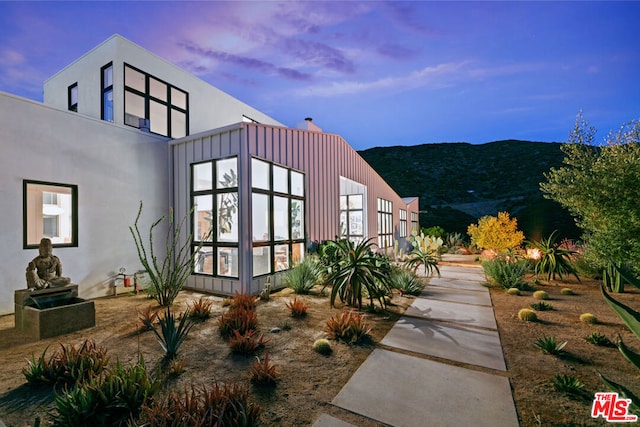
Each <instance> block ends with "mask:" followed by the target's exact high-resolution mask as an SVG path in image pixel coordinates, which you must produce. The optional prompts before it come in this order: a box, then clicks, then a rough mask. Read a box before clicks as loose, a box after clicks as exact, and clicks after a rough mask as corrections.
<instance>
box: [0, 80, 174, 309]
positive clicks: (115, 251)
mask: <svg viewBox="0 0 640 427" xmlns="http://www.w3.org/2000/svg"><path fill="white" fill-rule="evenodd" d="M0 112H1V114H0V147H1V150H0V162H1V167H0V212H1V213H2V215H1V217H0V218H1V220H0V314H7V313H11V312H13V309H14V306H13V292H14V290H16V289H24V288H26V282H25V267H26V265H27V263H28V262H29V261H30V260H31V259H33V258H34V257H35V256H36V255H37V249H29V250H24V249H23V241H22V238H23V212H22V210H23V207H22V203H23V195H22V184H23V180H25V179H27V180H38V181H48V182H56V183H65V184H75V185H77V186H78V217H79V218H78V247H74V248H56V249H54V254H55V255H57V256H58V257H59V258H60V259H61V261H62V265H63V275H65V276H68V277H70V278H71V280H72V282H74V283H77V284H78V285H80V296H81V297H84V298H94V297H99V296H105V295H107V294H108V293H109V292H110V289H109V284H110V283H111V280H112V276H113V275H114V274H115V273H116V272H117V270H118V268H120V267H125V268H126V269H127V272H134V271H137V270H138V269H140V268H141V266H140V263H139V261H138V258H137V254H136V251H135V246H134V244H133V241H132V238H131V236H130V233H129V229H128V227H129V225H131V224H133V221H134V219H135V216H136V214H137V210H138V204H139V201H140V200H142V201H143V202H144V212H143V213H144V215H143V221H144V224H145V227H143V230H148V228H147V227H146V225H147V224H151V222H152V221H153V220H155V219H157V218H158V217H159V216H161V215H162V214H164V213H166V211H167V208H168V206H169V189H170V180H169V162H168V146H167V141H166V139H165V138H160V137H157V136H153V135H149V134H145V133H143V132H140V131H139V130H137V129H134V128H131V127H128V126H119V125H114V124H111V123H105V122H102V121H100V120H96V119H92V118H88V117H86V116H81V115H79V114H76V113H72V112H67V111H59V110H56V109H53V108H51V107H47V106H44V105H43V104H40V103H37V102H33V101H30V100H26V99H24V98H19V97H16V96H13V95H9V94H6V93H3V92H0Z"/></svg>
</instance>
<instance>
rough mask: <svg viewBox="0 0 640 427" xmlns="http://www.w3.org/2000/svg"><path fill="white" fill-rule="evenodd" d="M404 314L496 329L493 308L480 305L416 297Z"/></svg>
mask: <svg viewBox="0 0 640 427" xmlns="http://www.w3.org/2000/svg"><path fill="white" fill-rule="evenodd" d="M405 315H407V316H413V317H420V318H425V319H431V320H441V321H445V322H454V323H459V324H464V325H471V326H480V327H482V328H489V329H496V330H497V329H498V326H497V325H496V318H495V316H494V314H493V308H491V307H487V306H481V305H471V304H460V303H456V302H448V301H436V300H431V299H424V298H416V299H415V300H414V301H413V303H412V304H411V305H410V306H409V308H407V311H406V312H405Z"/></svg>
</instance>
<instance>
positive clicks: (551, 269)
mask: <svg viewBox="0 0 640 427" xmlns="http://www.w3.org/2000/svg"><path fill="white" fill-rule="evenodd" d="M528 243H529V244H530V245H531V246H532V247H534V248H535V249H537V250H538V251H540V259H539V260H538V261H537V262H536V264H535V266H534V273H535V274H536V275H540V274H546V275H547V281H549V280H551V279H553V280H556V277H557V278H558V279H560V280H562V275H563V274H564V275H569V274H572V275H574V276H575V278H576V279H578V281H580V278H579V277H578V272H577V271H576V269H575V267H574V266H573V263H572V261H571V256H572V255H573V254H575V252H574V251H572V250H569V249H566V248H563V247H562V243H561V242H559V241H558V231H557V230H556V231H554V232H553V233H551V235H550V236H549V237H548V238H547V239H542V240H540V241H533V242H528Z"/></svg>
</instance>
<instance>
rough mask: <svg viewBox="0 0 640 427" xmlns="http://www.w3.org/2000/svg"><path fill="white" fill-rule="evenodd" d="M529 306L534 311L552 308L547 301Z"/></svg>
mask: <svg viewBox="0 0 640 427" xmlns="http://www.w3.org/2000/svg"><path fill="white" fill-rule="evenodd" d="M531 308H533V309H534V310H536V311H551V310H553V305H551V304H549V303H548V302H544V301H541V302H534V303H533V304H531Z"/></svg>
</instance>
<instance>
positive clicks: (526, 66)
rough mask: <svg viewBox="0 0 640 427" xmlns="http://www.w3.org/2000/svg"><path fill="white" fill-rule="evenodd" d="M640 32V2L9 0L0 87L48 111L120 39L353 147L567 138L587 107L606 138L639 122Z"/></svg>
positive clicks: (0, 11)
mask: <svg viewBox="0 0 640 427" xmlns="http://www.w3.org/2000/svg"><path fill="white" fill-rule="evenodd" d="M639 21H640V2H620V3H616V2H579V1H571V2H479V1H474V2H419V1H413V2H378V1H375V2H373V1H371V2H357V1H345V2H335V1H332V2H329V1H326V2H319V1H305V2H275V1H264V2H247V1H235V2H217V1H216V2H213V1H209V2H166V1H165V2H153V1H151V2H130V1H123V2H55V1H50V2H6V1H0V90H2V91H6V92H10V93H13V94H17V95H21V96H25V97H27V98H31V99H35V100H39V101H41V100H42V85H43V82H44V80H45V79H46V78H48V77H50V76H51V75H53V74H54V73H56V72H57V71H59V70H60V69H62V68H63V67H65V66H66V65H68V64H69V63H71V62H72V61H73V60H75V59H76V58H78V57H79V56H81V55H82V54H84V53H86V52H87V51H89V50H90V49H91V48H93V47H95V46H96V45H98V44H99V43H101V42H102V41H104V40H106V39H107V38H108V37H109V36H111V35H112V34H114V33H119V34H121V35H122V36H124V37H126V38H128V39H130V40H132V41H133V42H135V43H137V44H139V45H141V46H142V47H144V48H146V49H148V50H150V51H152V52H154V53H156V54H157V55H159V56H162V57H164V58H166V59H167V60H169V61H171V62H173V63H176V64H177V65H179V66H181V67H183V68H184V69H186V70H188V71H190V72H192V73H194V74H196V75H198V76H199V77H200V78H202V79H203V80H205V81H207V82H209V83H211V84H212V85H214V86H216V87H218V88H220V89H222V90H224V91H226V92H228V93H230V94H231V95H233V96H235V97H237V98H239V99H240V100H242V101H244V102H247V103H249V104H251V105H252V106H254V107H256V108H258V109H260V110H262V111H264V112H266V113H267V114H270V115H271V116H273V117H275V118H276V119H278V120H279V121H281V122H283V123H285V124H287V125H289V126H295V125H296V123H298V122H300V121H302V119H303V118H304V117H313V119H314V122H315V123H316V124H317V125H319V126H320V127H322V128H323V129H324V130H325V131H326V132H331V133H337V134H340V135H342V136H343V137H344V138H345V139H346V140H347V141H348V142H349V143H351V145H352V146H354V148H356V149H358V150H359V149H365V148H369V147H374V146H383V145H414V144H421V143H428V142H459V141H464V142H471V143H483V142H489V141H495V140H500V139H509V138H513V139H527V140H535V141H565V140H566V138H567V135H568V133H569V131H570V130H571V128H572V127H573V124H574V121H575V116H576V114H577V113H578V111H579V110H580V109H583V110H584V116H585V118H586V119H587V120H589V121H590V122H591V124H592V125H594V126H595V127H596V128H598V130H599V133H598V135H600V137H603V136H604V135H606V134H607V133H608V132H609V131H610V130H612V129H617V128H619V127H620V126H621V125H622V124H624V123H626V122H627V121H629V120H631V119H634V118H640V31H638V22H639ZM0 114H1V112H0ZM438 160H440V159H434V161H438Z"/></svg>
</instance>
